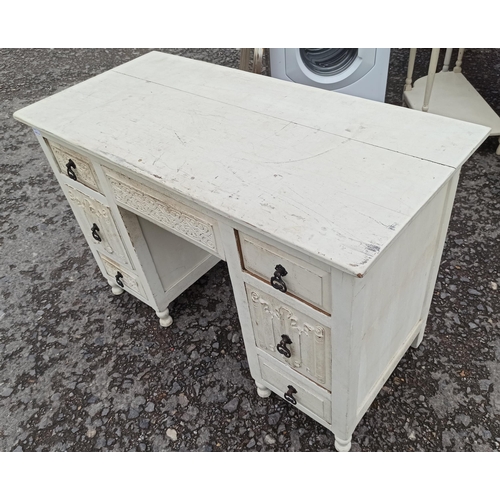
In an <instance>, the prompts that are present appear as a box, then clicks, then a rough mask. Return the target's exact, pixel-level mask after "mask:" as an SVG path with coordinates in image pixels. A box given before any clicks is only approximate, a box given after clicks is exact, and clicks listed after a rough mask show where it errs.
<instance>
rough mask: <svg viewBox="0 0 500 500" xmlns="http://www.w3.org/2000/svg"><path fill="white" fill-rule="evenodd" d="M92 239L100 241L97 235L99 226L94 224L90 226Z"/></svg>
mask: <svg viewBox="0 0 500 500" xmlns="http://www.w3.org/2000/svg"><path fill="white" fill-rule="evenodd" d="M92 237H93V238H94V240H97V241H102V239H101V237H100V235H99V226H98V225H97V224H96V223H95V222H94V225H93V226H92Z"/></svg>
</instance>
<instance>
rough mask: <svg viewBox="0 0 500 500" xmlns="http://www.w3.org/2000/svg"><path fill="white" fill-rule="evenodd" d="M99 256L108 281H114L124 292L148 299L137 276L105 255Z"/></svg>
mask: <svg viewBox="0 0 500 500" xmlns="http://www.w3.org/2000/svg"><path fill="white" fill-rule="evenodd" d="M99 255H100V257H101V261H102V264H103V266H104V269H105V275H106V277H107V278H108V279H110V280H112V281H113V282H114V283H116V284H117V285H118V286H120V287H121V288H123V289H124V290H126V291H131V292H133V293H135V294H136V295H139V296H140V297H142V298H143V299H146V292H145V291H144V288H143V286H142V284H141V282H140V280H139V278H138V277H137V276H135V275H134V274H133V273H131V272H130V271H129V270H127V269H124V267H123V266H121V265H120V264H117V263H116V262H114V261H112V260H111V259H110V258H108V257H106V256H105V255H102V254H99ZM120 282H121V284H120ZM146 300H147V299H146Z"/></svg>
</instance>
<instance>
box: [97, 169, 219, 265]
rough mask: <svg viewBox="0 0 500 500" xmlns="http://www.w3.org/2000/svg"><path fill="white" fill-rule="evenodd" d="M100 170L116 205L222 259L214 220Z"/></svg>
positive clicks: (127, 180) (148, 189)
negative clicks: (106, 179) (108, 184)
mask: <svg viewBox="0 0 500 500" xmlns="http://www.w3.org/2000/svg"><path fill="white" fill-rule="evenodd" d="M104 169H105V173H106V176H107V177H108V180H109V183H110V184H111V187H112V189H113V194H114V196H115V199H116V201H117V203H118V204H120V205H122V206H124V207H126V208H128V209H130V210H131V211H132V212H134V213H136V214H139V215H142V216H144V217H145V218H147V219H149V220H151V221H152V222H155V223H156V224H158V225H160V226H163V227H165V228H166V229H168V230H170V231H172V232H173V233H175V234H178V235H179V236H181V237H183V238H185V239H187V240H189V241H192V242H193V243H195V244H196V245H198V246H200V247H202V248H204V249H205V250H208V251H209V252H210V253H212V254H215V255H217V256H219V257H221V258H222V259H223V258H224V252H223V251H222V245H221V243H220V240H219V236H218V234H219V233H218V228H217V222H216V221H215V220H213V219H212V218H210V217H208V216H206V215H205V214H202V213H200V212H198V211H197V210H194V209H192V208H190V207H187V206H186V205H183V204H182V203H179V202H178V201H176V200H173V199H172V198H169V197H168V196H166V195H164V194H162V193H160V192H158V191H156V190H155V189H151V188H150V187H148V186H144V185H143V184H139V183H138V182H137V181H134V180H133V179H130V178H128V177H126V176H124V175H122V174H119V173H117V172H114V171H112V170H109V169H107V168H106V167H104Z"/></svg>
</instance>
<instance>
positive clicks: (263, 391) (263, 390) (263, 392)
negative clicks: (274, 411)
mask: <svg viewBox="0 0 500 500" xmlns="http://www.w3.org/2000/svg"><path fill="white" fill-rule="evenodd" d="M255 385H256V386H257V394H258V395H259V396H260V397H261V398H268V397H269V396H270V395H271V390H270V389H268V388H267V387H266V386H265V385H263V384H260V383H259V382H255Z"/></svg>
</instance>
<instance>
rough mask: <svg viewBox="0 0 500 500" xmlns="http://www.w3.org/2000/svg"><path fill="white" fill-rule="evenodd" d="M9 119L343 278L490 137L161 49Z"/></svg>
mask: <svg viewBox="0 0 500 500" xmlns="http://www.w3.org/2000/svg"><path fill="white" fill-rule="evenodd" d="M14 117H15V118H16V119H18V120H19V121H21V122H24V123H26V124H28V125H30V126H32V127H34V128H36V129H38V130H40V131H41V132H42V133H45V134H47V135H50V136H53V137H55V138H59V139H61V140H63V141H65V142H68V143H70V144H74V145H76V146H78V147H79V148H81V149H83V150H85V151H87V152H88V153H89V154H92V155H94V156H97V157H98V158H102V159H104V160H106V161H109V162H112V163H113V164H116V165H118V166H119V167H120V169H121V170H122V172H124V173H126V171H127V170H128V171H130V172H131V173H133V174H135V175H136V176H139V177H142V178H144V179H147V180H149V181H150V182H153V183H154V184H155V185H157V186H158V187H159V188H161V189H164V190H166V191H167V192H168V191H171V192H174V193H177V194H178V195H180V196H182V197H184V198H186V199H188V200H191V201H193V202H195V203H196V204H198V205H199V206H201V207H205V208H207V209H209V210H211V211H213V212H215V213H217V214H220V215H222V216H224V217H226V218H229V219H232V220H234V221H236V222H238V223H240V224H242V225H243V226H246V227H250V228H252V229H253V230H255V231H257V232H260V233H262V234H264V235H268V236H270V237H271V238H273V239H274V240H278V241H280V242H282V243H283V244H285V245H288V246H290V247H292V248H295V249H297V250H299V251H302V252H305V253H307V254H309V255H311V256H313V257H315V258H317V259H320V260H322V261H324V262H326V263H328V264H330V265H333V266H334V267H337V268H338V269H341V270H343V271H346V272H348V273H350V274H354V275H363V274H364V273H365V272H366V271H367V269H368V267H369V266H370V265H371V264H372V263H373V261H374V260H375V259H376V257H377V256H378V255H379V254H380V253H381V252H382V251H383V249H384V248H385V247H386V246H387V245H388V244H389V243H390V242H391V241H392V240H393V239H394V237H395V236H396V235H397V234H398V233H399V232H400V231H401V230H402V229H403V228H404V227H405V225H407V224H408V223H409V222H410V221H411V219H412V218H413V217H414V216H415V215H416V214H417V213H418V211H419V210H420V209H421V208H422V207H423V206H424V205H425V204H426V203H427V202H428V201H429V199H430V198H431V197H432V196H433V195H434V194H435V193H436V192H437V191H438V190H439V188H440V187H441V186H442V185H443V184H444V183H445V182H446V180H447V179H448V178H449V177H450V176H451V175H452V174H453V172H454V169H456V168H459V167H460V166H461V165H462V164H463V163H464V162H465V161H466V160H467V158H469V156H470V155H471V154H472V153H473V152H474V151H475V150H476V149H477V147H478V146H479V145H480V144H481V143H482V141H483V140H484V139H485V138H486V137H487V136H488V134H489V129H488V128H487V127H483V126H480V125H475V124H472V123H466V122H462V121H458V120H453V119H450V118H445V117H442V116H438V115H430V114H427V113H422V112H419V111H415V110H410V109H405V108H402V107H397V106H391V105H388V104H383V103H379V102H374V101H369V100H366V99H361V98H357V97H352V96H347V95H343V94H338V93H335V92H329V91H325V90H321V89H317V88H313V87H307V86H303V85H299V84H295V83H292V82H286V81H282V80H277V79H274V78H269V77H266V76H261V75H256V74H252V73H247V72H243V71H240V70H235V69H231V68H225V67H222V66H217V65H214V64H210V63H205V62H201V61H194V60H190V59H186V58H182V57H178V56H172V55H168V54H163V53H160V52H150V53H149V54H146V55H144V56H142V57H139V58H138V59H135V60H133V61H130V62H128V63H126V64H123V65H121V66H118V67H117V68H114V69H112V70H110V71H107V72H105V73H103V74H101V75H99V76H96V77H94V78H91V79H89V80H87V81H85V82H83V83H80V84H78V85H75V86H73V87H71V88H68V89H66V90H64V91H62V92H59V93H57V94H55V95H53V96H51V97H48V98H46V99H44V100H42V101H40V102H38V103H35V104H32V105H30V106H28V107H26V108H24V109H22V110H19V111H17V112H16V113H15V114H14Z"/></svg>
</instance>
